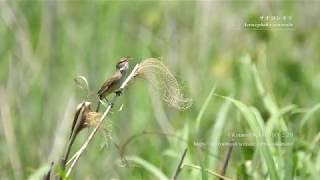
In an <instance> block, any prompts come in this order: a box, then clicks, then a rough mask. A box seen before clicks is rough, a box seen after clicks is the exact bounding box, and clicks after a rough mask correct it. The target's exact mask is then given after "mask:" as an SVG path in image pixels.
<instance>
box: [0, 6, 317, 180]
mask: <svg viewBox="0 0 320 180" xmlns="http://www.w3.org/2000/svg"><path fill="white" fill-rule="evenodd" d="M0 16H1V18H0V82H1V84H0V113H1V114H0V120H1V122H0V179H26V178H28V177H31V178H32V177H36V175H37V173H38V174H41V172H42V170H43V168H45V167H46V166H47V165H48V164H49V163H50V162H51V161H55V162H57V161H58V160H59V159H60V158H61V156H62V154H63V152H64V147H65V145H66V142H67V139H68V136H69V133H70V132H69V131H70V126H71V123H72V120H73V115H74V112H75V108H76V106H77V104H78V103H80V102H82V101H83V100H85V99H86V93H85V92H84V91H83V90H81V89H79V88H78V87H77V86H76V84H75V83H74V78H75V77H77V76H79V75H82V76H85V77H86V78H87V79H88V82H89V87H90V97H89V98H88V99H87V100H90V101H92V102H93V103H94V104H95V103H96V101H97V100H96V98H95V96H94V94H95V93H96V92H97V90H98V89H99V87H100V85H101V84H102V83H103V81H104V80H105V79H106V78H107V77H108V76H110V75H111V74H112V73H113V72H114V70H115V67H114V66H115V63H116V62H117V61H118V60H119V58H121V57H123V56H131V57H132V58H133V60H132V61H131V67H133V65H134V64H135V63H139V62H140V61H142V60H144V59H146V58H149V57H155V58H158V59H159V60H161V61H162V62H163V63H164V64H166V65H167V66H168V68H169V69H170V70H171V71H172V72H173V74H174V75H175V76H176V78H177V79H178V81H179V83H180V84H181V86H182V87H183V92H184V94H185V95H186V96H187V97H191V98H192V99H193V105H192V106H191V108H189V109H187V110H185V111H179V110H176V109H173V108H171V107H170V106H168V105H167V104H166V103H164V102H163V101H161V99H160V98H159V97H157V96H156V95H155V94H154V93H153V90H152V89H149V88H148V85H147V84H146V83H145V82H143V81H141V82H140V81H136V83H134V84H133V85H131V86H130V87H129V88H128V89H127V90H126V91H125V92H124V94H123V96H122V97H121V98H120V99H119V101H117V103H116V105H115V108H114V109H113V112H112V114H111V115H109V116H108V117H107V120H106V122H105V124H104V127H105V129H107V131H108V132H109V133H108V135H109V138H106V137H105V136H104V135H103V131H99V133H98V134H97V135H96V137H95V138H94V141H93V142H92V143H91V144H90V146H89V148H88V149H87V150H86V152H85V153H84V155H83V156H82V157H81V158H80V161H79V162H78V164H77V165H76V167H75V169H74V171H73V172H72V174H71V177H72V178H73V179H159V178H160V179H161V178H162V179H163V178H165V177H168V178H170V177H172V175H173V173H174V171H175V169H176V167H177V164H178V162H179V159H180V157H181V155H182V153H183V150H184V149H185V148H186V147H188V153H187V156H186V158H185V160H184V162H185V163H187V164H192V165H197V166H200V167H202V168H205V169H208V170H210V171H213V172H217V173H219V172H220V169H221V168H222V165H223V159H224V157H225V154H226V152H227V149H228V148H227V146H220V145H218V143H224V142H229V141H230V140H231V139H234V141H235V142H238V143H260V142H262V143H263V142H267V146H258V145H257V144H256V145H253V146H237V145H236V146H234V148H233V152H232V155H231V160H230V163H229V165H228V169H227V172H226V175H225V176H227V177H229V178H232V179H250V178H251V179H267V178H271V179H278V178H279V179H316V178H317V177H320V153H319V151H318V149H319V139H320V133H319V129H320V121H317V119H319V118H320V113H319V112H318V110H319V108H320V104H319V100H320V95H319V92H320V33H319V32H320V31H319V30H320V28H319V27H320V26H319V25H320V23H319V16H320V3H319V2H317V1H302V2H298V1H284V2H278V1H265V2H264V1H251V0H241V1H235V2H232V1H219V0H218V1H212V2H210V1H186V2H183V1H137V2H134V3H133V2H131V1H102V0H101V1H100V0H96V1H78V0H73V1H64V0H43V1H37V0H31V1H17V0H14V1H6V0H1V2H0ZM261 16H264V17H266V16H281V17H282V16H287V17H289V16H290V17H291V18H292V19H291V20H290V23H292V24H294V27H293V28H264V29H246V28H244V27H243V25H242V24H243V23H250V22H259V21H261ZM288 21H289V20H286V21H283V20H281V21H280V22H281V23H286V22H288ZM210 92H211V96H210V95H209V94H210ZM218 95H223V96H227V97H228V98H230V99H225V98H222V97H220V96H218ZM235 100H238V101H235ZM241 103H242V104H241ZM121 105H123V108H122V111H119V110H118V109H119V108H120V107H121ZM200 112H202V113H200ZM89 132H90V130H84V131H83V132H81V134H80V137H78V139H77V142H76V145H75V147H74V149H73V152H74V150H75V148H77V147H79V146H80V145H81V143H82V142H83V140H85V138H86V137H87V136H88V134H89ZM142 132H149V133H145V134H144V135H141V136H139V137H136V138H135V139H134V140H133V141H131V142H130V143H129V145H128V146H127V147H126V151H125V154H124V156H126V159H127V161H128V164H127V167H123V162H122V163H121V159H122V158H121V157H120V155H119V152H118V151H117V149H116V148H115V146H114V145H113V143H117V144H122V143H124V142H126V140H127V139H128V138H130V137H132V136H133V135H137V134H140V133H142ZM250 133H253V134H255V135H256V133H263V134H266V136H262V138H261V137H256V136H250V135H248V134H250ZM241 134H242V135H245V137H239V136H241ZM274 134H276V135H277V136H275V135H274ZM279 134H281V135H280V136H278V135H279ZM286 142H289V145H286V146H277V145H275V144H273V143H286ZM270 157H271V158H270ZM164 176H165V177H164ZM179 177H180V179H214V178H215V177H214V176H212V175H211V174H210V173H207V172H204V171H203V172H202V171H199V170H197V169H194V168H189V167H187V166H185V167H184V168H183V170H182V171H181V174H180V175H179Z"/></svg>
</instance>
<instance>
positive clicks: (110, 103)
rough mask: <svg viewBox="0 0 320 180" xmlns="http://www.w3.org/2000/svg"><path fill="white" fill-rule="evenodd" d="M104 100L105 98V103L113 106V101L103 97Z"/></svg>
mask: <svg viewBox="0 0 320 180" xmlns="http://www.w3.org/2000/svg"><path fill="white" fill-rule="evenodd" d="M104 100H106V101H107V103H108V104H109V105H110V106H111V107H113V103H112V102H110V101H109V100H108V99H107V98H106V97H105V98H104Z"/></svg>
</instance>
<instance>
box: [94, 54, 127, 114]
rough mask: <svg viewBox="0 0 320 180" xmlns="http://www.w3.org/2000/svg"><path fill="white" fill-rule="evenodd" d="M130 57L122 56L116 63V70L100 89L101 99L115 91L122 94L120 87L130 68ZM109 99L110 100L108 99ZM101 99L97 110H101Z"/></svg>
mask: <svg viewBox="0 0 320 180" xmlns="http://www.w3.org/2000/svg"><path fill="white" fill-rule="evenodd" d="M128 60H129V57H124V58H121V59H120V61H119V62H118V63H117V65H116V72H115V73H114V74H113V75H112V76H111V77H110V78H109V79H107V80H106V81H105V82H104V83H103V85H102V86H101V88H100V89H99V91H98V96H99V99H100V100H102V99H106V97H107V96H108V95H109V94H111V93H113V92H115V93H117V95H120V93H121V92H120V91H119V88H120V86H121V85H122V83H123V82H124V80H125V79H126V76H127V73H128V70H129V61H128ZM107 101H108V100H107ZM99 107H100V101H99V103H98V107H97V111H99Z"/></svg>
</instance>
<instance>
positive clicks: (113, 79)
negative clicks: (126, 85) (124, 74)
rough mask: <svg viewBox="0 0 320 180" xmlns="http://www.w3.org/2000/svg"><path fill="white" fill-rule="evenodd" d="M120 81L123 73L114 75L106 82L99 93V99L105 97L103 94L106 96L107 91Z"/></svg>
mask: <svg viewBox="0 0 320 180" xmlns="http://www.w3.org/2000/svg"><path fill="white" fill-rule="evenodd" d="M120 79H121V73H120V72H117V73H115V74H114V75H112V76H111V77H110V78H109V79H108V80H106V81H105V82H104V83H103V85H102V86H101V88H100V89H99V91H98V95H99V97H101V96H103V94H106V93H107V91H108V90H109V89H110V88H111V87H112V86H113V85H114V84H115V83H117V82H118V81H119V80H120ZM107 94H108V93H107Z"/></svg>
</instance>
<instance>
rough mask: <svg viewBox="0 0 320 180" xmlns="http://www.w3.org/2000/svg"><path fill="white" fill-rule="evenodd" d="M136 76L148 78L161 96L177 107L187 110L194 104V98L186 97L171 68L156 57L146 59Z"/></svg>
mask: <svg viewBox="0 0 320 180" xmlns="http://www.w3.org/2000/svg"><path fill="white" fill-rule="evenodd" d="M135 77H141V78H143V79H145V80H147V81H148V83H149V84H150V85H151V87H152V88H153V89H154V90H156V91H157V92H158V93H159V95H160V96H161V98H162V99H163V100H164V101H165V102H167V103H168V104H169V105H171V106H172V107H174V108H176V109H179V110H185V109H188V108H189V107H190V106H191V105H192V99H191V98H186V97H184V95H183V94H182V92H181V87H180V85H179V83H178V81H177V80H176V78H175V77H174V76H173V74H172V73H171V72H170V70H169V69H168V68H167V67H166V66H165V65H164V64H163V63H162V62H161V61H159V60H157V59H155V58H148V59H146V60H144V61H143V62H142V63H141V64H140V66H139V68H138V71H137V73H136V75H135Z"/></svg>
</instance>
